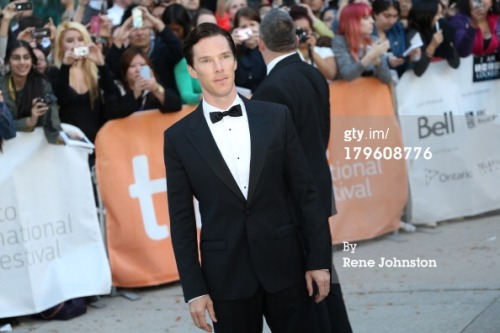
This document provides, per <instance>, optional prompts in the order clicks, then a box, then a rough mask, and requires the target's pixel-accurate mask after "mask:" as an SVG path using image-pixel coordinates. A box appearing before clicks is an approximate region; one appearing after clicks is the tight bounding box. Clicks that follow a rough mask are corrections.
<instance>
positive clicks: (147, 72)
mask: <svg viewBox="0 0 500 333" xmlns="http://www.w3.org/2000/svg"><path fill="white" fill-rule="evenodd" d="M139 71H140V74H141V77H142V78H144V79H146V80H149V79H150V78H151V69H150V68H149V66H147V65H144V66H141V69H140V70H139Z"/></svg>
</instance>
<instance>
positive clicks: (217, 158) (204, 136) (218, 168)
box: [186, 105, 246, 201]
mask: <svg viewBox="0 0 500 333" xmlns="http://www.w3.org/2000/svg"><path fill="white" fill-rule="evenodd" d="M194 112H195V114H194V115H193V116H194V117H193V118H192V121H191V123H190V124H189V126H188V131H187V132H186V135H187V139H188V140H189V141H190V142H191V144H192V145H193V147H194V149H195V150H196V151H197V152H198V154H200V156H201V157H202V158H203V159H204V160H205V162H206V163H207V164H208V166H209V167H210V168H211V169H212V171H213V172H214V173H215V174H216V175H217V176H218V177H219V178H220V179H221V180H222V182H223V183H224V184H226V185H227V186H228V187H229V189H230V190H231V191H233V192H234V194H236V195H237V196H238V197H240V198H241V199H242V200H244V201H246V199H245V197H244V196H243V193H241V190H240V188H239V187H238V184H237V183H236V181H235V180H234V178H233V175H232V174H231V171H230V170H229V168H228V167H227V164H226V162H225V161H224V158H223V157H222V154H221V153H220V150H219V148H218V147H217V144H216V143H215V140H214V137H213V136H212V133H211V132H210V128H208V124H207V122H206V121H205V117H204V116H203V110H202V107H201V105H200V106H198V108H197V109H196V110H195V111H194ZM214 195H216V194H215V193H214Z"/></svg>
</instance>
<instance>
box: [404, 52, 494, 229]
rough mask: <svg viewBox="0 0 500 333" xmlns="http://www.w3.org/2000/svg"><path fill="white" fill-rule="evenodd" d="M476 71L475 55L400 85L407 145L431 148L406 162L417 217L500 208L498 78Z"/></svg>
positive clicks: (412, 209)
mask: <svg viewBox="0 0 500 333" xmlns="http://www.w3.org/2000/svg"><path fill="white" fill-rule="evenodd" d="M472 73H473V63H472V57H468V58H463V59H461V64H460V67H459V69H452V68H451V67H450V66H449V65H448V63H447V62H446V61H440V62H437V63H436V62H435V63H431V64H430V66H429V68H428V69H427V71H426V72H425V74H424V75H423V76H422V77H416V76H415V75H414V74H413V73H412V72H411V71H408V72H407V73H405V74H404V76H403V77H402V79H401V80H400V82H399V84H398V85H397V92H396V94H397V96H398V104H399V105H398V113H399V118H400V122H401V127H402V132H403V140H404V144H405V146H406V147H421V148H422V151H424V150H425V149H427V147H429V150H430V151H431V152H432V157H431V158H430V159H426V158H424V157H423V156H422V155H421V156H420V157H419V158H417V159H416V158H411V159H409V160H407V164H408V175H409V184H410V201H409V205H410V210H409V212H410V219H411V221H410V222H412V223H416V224H419V223H420V224H421V223H431V222H436V221H442V220H446V219H450V218H456V217H462V216H471V215H475V214H479V213H483V212H487V211H491V210H495V209H498V208H500V190H499V189H500V117H499V115H500V98H499V97H498V94H499V93H500V80H491V81H484V82H476V83H473V80H472ZM411 157H414V156H411ZM427 157H428V156H427Z"/></svg>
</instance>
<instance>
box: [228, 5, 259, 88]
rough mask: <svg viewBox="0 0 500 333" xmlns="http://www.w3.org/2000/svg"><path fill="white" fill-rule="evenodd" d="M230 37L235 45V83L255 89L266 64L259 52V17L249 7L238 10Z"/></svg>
mask: <svg viewBox="0 0 500 333" xmlns="http://www.w3.org/2000/svg"><path fill="white" fill-rule="evenodd" d="M234 26H235V28H234V29H233V31H232V33H231V37H232V38H233V40H234V43H235V44H236V60H237V62H238V67H237V68H236V74H235V75H236V76H235V82H236V85H237V86H238V87H243V88H247V89H250V90H251V91H252V92H253V91H255V89H257V87H258V86H259V84H260V83H261V82H262V80H264V78H265V77H266V73H267V68H266V63H265V62H264V58H262V54H261V53H260V51H259V26H260V15H259V13H258V12H257V11H255V10H254V9H252V8H250V7H245V8H242V9H240V10H239V11H238V12H237V13H236V15H235V17H234Z"/></svg>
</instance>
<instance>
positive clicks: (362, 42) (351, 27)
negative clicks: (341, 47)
mask: <svg viewBox="0 0 500 333" xmlns="http://www.w3.org/2000/svg"><path fill="white" fill-rule="evenodd" d="M371 14H372V9H371V7H370V6H369V5H367V4H366V3H364V2H355V3H350V4H348V5H347V6H345V7H344V8H343V9H342V12H341V13H340V18H339V34H340V35H343V36H344V37H345V39H346V41H347V45H349V49H350V51H351V54H352V56H353V57H354V59H356V60H359V49H360V47H361V46H366V45H370V44H371V38H370V36H363V35H362V34H361V19H362V18H363V17H365V16H369V15H371Z"/></svg>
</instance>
